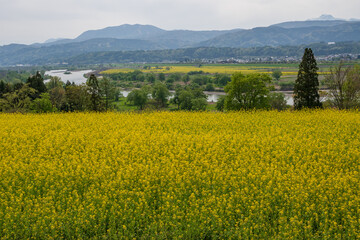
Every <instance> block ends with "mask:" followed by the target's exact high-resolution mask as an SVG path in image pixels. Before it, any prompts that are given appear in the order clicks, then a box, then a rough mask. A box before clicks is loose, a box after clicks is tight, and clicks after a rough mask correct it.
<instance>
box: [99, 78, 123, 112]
mask: <svg viewBox="0 0 360 240" xmlns="http://www.w3.org/2000/svg"><path fill="white" fill-rule="evenodd" d="M99 86H100V93H101V95H102V97H103V100H104V105H105V111H107V110H108V109H110V107H111V103H112V102H113V101H114V100H115V97H116V94H117V93H118V92H117V91H116V87H115V86H114V83H113V82H112V81H111V80H110V78H107V77H104V78H103V79H102V80H100V82H99Z"/></svg>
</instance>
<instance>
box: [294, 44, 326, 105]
mask: <svg viewBox="0 0 360 240" xmlns="http://www.w3.org/2000/svg"><path fill="white" fill-rule="evenodd" d="M318 69H319V68H318V67H317V64H316V60H315V57H314V54H313V52H312V50H311V48H306V49H305V52H304V56H303V58H302V61H301V63H300V66H299V72H298V76H297V79H296V81H295V86H294V108H295V109H302V108H317V107H321V106H322V105H321V102H320V95H319V79H318V74H317V70H318Z"/></svg>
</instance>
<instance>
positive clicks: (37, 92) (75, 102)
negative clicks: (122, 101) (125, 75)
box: [0, 72, 120, 113]
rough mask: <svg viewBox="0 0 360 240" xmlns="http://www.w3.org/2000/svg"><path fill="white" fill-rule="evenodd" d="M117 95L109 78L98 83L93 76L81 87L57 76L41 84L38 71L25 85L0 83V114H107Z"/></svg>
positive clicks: (20, 83)
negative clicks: (92, 112) (56, 112)
mask: <svg viewBox="0 0 360 240" xmlns="http://www.w3.org/2000/svg"><path fill="white" fill-rule="evenodd" d="M119 96H120V92H119V90H118V89H117V88H116V87H115V86H114V83H113V82H112V81H111V80H110V79H108V78H103V79H100V80H98V79H97V77H96V76H95V75H93V74H92V75H91V76H90V77H89V79H88V80H87V82H86V84H82V85H75V84H74V83H71V82H69V81H67V82H66V83H64V82H62V81H61V79H60V78H58V77H51V79H50V80H49V81H48V82H47V83H44V79H43V77H42V75H41V74H40V72H37V73H36V74H35V75H32V76H30V77H28V79H27V80H26V82H25V83H23V82H17V83H5V82H4V81H0V111H2V112H22V113H25V112H35V113H44V112H55V111H64V112H73V111H107V110H109V109H111V107H112V105H111V103H112V102H113V101H116V100H118V98H119Z"/></svg>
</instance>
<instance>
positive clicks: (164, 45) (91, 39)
mask: <svg viewBox="0 0 360 240" xmlns="http://www.w3.org/2000/svg"><path fill="white" fill-rule="evenodd" d="M348 41H360V21H356V20H354V21H347V20H343V19H336V18H334V17H332V16H331V15H323V16H321V17H320V18H318V19H313V20H307V21H293V22H283V23H279V24H275V25H271V26H269V27H257V28H253V29H247V30H245V29H232V30H221V31H190V30H172V31H167V30H164V29H160V28H158V27H155V26H151V25H139V24H135V25H129V24H125V25H121V26H115V27H107V28H104V29H100V30H90V31H86V32H84V33H82V34H80V35H79V36H78V37H77V38H75V39H50V40H48V41H46V42H45V43H42V44H39V43H37V44H32V45H22V44H10V45H5V46H0V66H8V65H16V64H30V65H32V64H56V63H63V62H68V60H69V59H76V57H77V56H79V55H84V54H87V53H94V52H96V53H101V52H116V51H139V50H144V51H149V50H166V49H180V48H199V47H207V48H208V47H210V48H214V47H215V48H250V47H264V46H271V47H277V46H299V45H302V44H311V43H319V42H326V43H327V42H348Z"/></svg>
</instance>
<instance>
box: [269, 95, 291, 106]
mask: <svg viewBox="0 0 360 240" xmlns="http://www.w3.org/2000/svg"><path fill="white" fill-rule="evenodd" d="M268 101H269V105H270V107H271V108H272V109H276V110H285V109H286V108H287V105H286V100H285V94H283V93H281V92H270V93H269V95H268Z"/></svg>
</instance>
